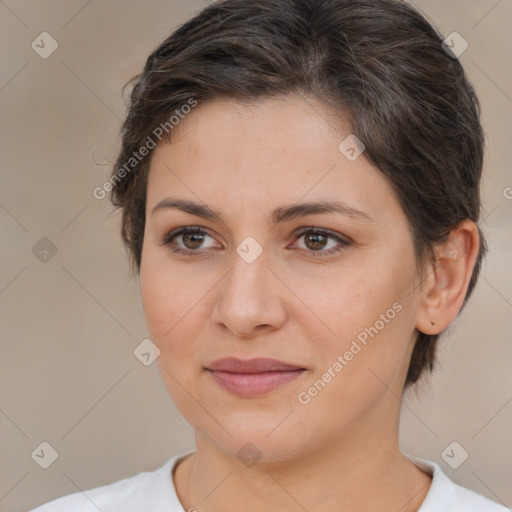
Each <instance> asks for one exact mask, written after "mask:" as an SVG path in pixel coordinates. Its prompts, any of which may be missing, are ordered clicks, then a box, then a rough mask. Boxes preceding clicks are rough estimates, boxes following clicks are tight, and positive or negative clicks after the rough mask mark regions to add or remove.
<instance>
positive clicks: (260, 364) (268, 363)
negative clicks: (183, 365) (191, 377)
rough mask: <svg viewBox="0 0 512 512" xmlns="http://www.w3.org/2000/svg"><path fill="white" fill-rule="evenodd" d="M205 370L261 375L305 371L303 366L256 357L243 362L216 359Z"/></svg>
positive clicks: (231, 358)
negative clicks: (264, 373) (263, 373)
mask: <svg viewBox="0 0 512 512" xmlns="http://www.w3.org/2000/svg"><path fill="white" fill-rule="evenodd" d="M205 368H206V369H207V370H214V371H222V372H231V373H262V372H279V371H290V370H305V368H304V367H303V366H297V365H294V364H289V363H285V362H284V361H278V360H277V359H268V358H266V357H258V358H255V359H248V360H247V361H243V360H241V359H237V358H236V357H224V358H222V359H217V360H216V361H213V363H210V364H209V365H208V366H206V367H205Z"/></svg>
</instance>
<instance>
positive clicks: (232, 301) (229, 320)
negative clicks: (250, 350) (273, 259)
mask: <svg viewBox="0 0 512 512" xmlns="http://www.w3.org/2000/svg"><path fill="white" fill-rule="evenodd" d="M268 264H269V262H268V258H266V255H265V251H263V253H262V254H261V255H260V256H259V257H258V258H257V259H256V260H255V261H253V262H251V263H248V262H247V261H245V260H244V259H243V258H242V257H240V256H239V255H238V253H235V254H234V256H233V265H232V268H231V270H230V271H228V273H227V275H226V276H225V277H224V279H222V280H221V282H220V283H219V285H218V286H219V288H218V298H217V301H216V303H215V307H214V310H213V313H212V314H213V320H214V321H215V322H216V323H217V324H219V325H221V327H222V328H223V329H228V330H230V331H231V332H232V333H233V334H234V335H236V336H237V337H243V338H250V337H254V336H258V335H261V334H263V333H265V332H271V331H273V330H276V329H279V328H280V327H281V326H282V325H283V323H284V322H285V321H286V318H287V314H288V312H287V308H286V306H285V297H284V296H283V294H284V293H285V292H286V287H285V286H284V285H283V283H282V282H281V281H280V279H278V278H277V277H276V275H275V271H274V272H273V271H272V270H271V269H270V268H269V266H268Z"/></svg>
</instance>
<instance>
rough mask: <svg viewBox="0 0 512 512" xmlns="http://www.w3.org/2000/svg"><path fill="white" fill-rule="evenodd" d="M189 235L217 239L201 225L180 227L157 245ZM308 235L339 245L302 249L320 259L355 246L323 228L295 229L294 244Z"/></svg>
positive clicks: (192, 252)
mask: <svg viewBox="0 0 512 512" xmlns="http://www.w3.org/2000/svg"><path fill="white" fill-rule="evenodd" d="M187 233H202V234H204V235H208V236H209V237H210V238H213V239H215V237H214V236H213V235H211V234H210V233H209V230H208V228H205V227H203V226H199V225H187V226H180V227H179V228H176V229H173V230H171V231H170V232H169V233H167V234H166V235H165V236H164V237H163V239H162V240H161V241H159V242H157V244H158V245H162V246H165V245H169V246H170V245H171V243H172V242H173V240H174V239H175V238H178V237H179V236H182V235H185V234H187ZM307 233H314V234H320V235H324V236H327V237H329V238H331V239H332V240H335V241H336V242H337V243H338V245H337V246H336V247H331V248H330V249H328V250H326V251H323V250H318V251H314V250H308V249H300V251H302V252H306V253H307V254H308V255H313V257H317V256H318V257H322V256H325V257H327V256H330V255H332V254H335V253H339V252H342V251H343V250H345V249H346V248H347V247H349V246H354V245H355V243H354V241H353V240H352V239H351V238H350V237H348V236H346V235H342V234H340V233H337V232H334V231H331V230H330V229H327V228H321V227H317V226H301V227H300V228H297V229H295V230H294V232H293V237H294V239H295V240H294V242H293V243H296V241H297V240H298V239H300V238H301V237H302V236H304V235H305V234H307ZM340 246H341V247H340ZM170 250H171V251H172V252H174V253H178V254H185V255H191V256H200V255H203V254H205V253H207V252H210V251H211V250H212V248H208V249H203V250H202V249H197V250H194V249H182V248H170Z"/></svg>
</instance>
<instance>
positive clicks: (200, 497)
mask: <svg viewBox="0 0 512 512" xmlns="http://www.w3.org/2000/svg"><path fill="white" fill-rule="evenodd" d="M452 47H453V45H447V44H444V43H443V39H442V38H441V37H440V36H439V34H438V33H437V32H436V31H435V29H434V28H432V27H431V26H430V25H429V24H428V23H427V21H426V20H425V19H424V18H423V17H422V16H421V15H420V14H418V13H417V12H416V11H415V10H413V9H412V8H411V7H410V6H409V5H407V4H405V3H403V2H399V1H397V0H371V1H370V0H263V1H259V2H247V1H246V0H225V1H222V2H217V3H214V4H212V5H210V6H209V7H207V8H206V9H204V10H203V11H202V12H200V13H199V14H198V15H197V16H195V17H194V18H193V19H192V20H190V21H189V22H188V23H185V24H184V25H183V26H182V27H180V28H179V29H178V30H177V31H175V32H174V33H173V34H172V35H171V36H170V37H169V38H168V39H167V40H166V41H164V42H163V43H162V44H161V46H160V47H159V48H157V49H156V50H155V51H154V52H153V53H152V54H151V55H150V56H149V58H148V60H147V62H146V66H145V68H144V70H143V72H142V73H141V74H140V75H139V76H138V77H136V80H135V84H134V89H133V91H132V97H131V104H130V109H129V112H128V116H127V118H126V121H125V122H124V125H123V129H122V148H121V151H120V154H119V157H118V159H117V162H116V165H115V167H114V170H113V173H112V178H111V182H110V183H111V185H112V187H113V190H112V200H113V203H114V205H115V206H116V207H118V208H121V209H122V213H123V217H122V219H123V220H122V236H123V240H124V242H125V244H126V246H127V248H128V249H129V251H130V255H131V258H132V262H133V265H134V268H135V269H136V271H137V272H138V273H139V275H140V290H141V297H142V304H143V309H144V315H145V318H146V322H147V326H148V330H149V332H150V335H151V340H152V343H153V344H154V345H152V346H151V347H152V350H153V353H154V355H155V356H158V358H157V364H158V368H159V371H160V374H161V377H162V379H163V382H164V384H165V386H166V388H167V390H168V393H169V395H170V397H171V399H172V400H173V402H174V403H175V405H176V407H177V408H178V409H179V411H180V412H181V414H182V415H183V417H184V418H185V419H186V420H187V422H188V423H189V424H190V425H191V426H192V427H193V428H194V430H195V433H196V451H195V452H194V453H188V454H181V455H178V456H175V457H173V458H171V459H170V460H169V461H168V462H167V463H166V464H165V465H164V466H163V467H162V468H160V469H158V470H156V471H154V472H145V473H140V474H138V475H135V476H133V477H131V478H128V479H125V480H121V481H119V482H116V483H113V484H110V485H106V486H103V487H100V488H96V489H93V490H90V491H86V492H85V493H76V494H73V495H70V496H67V497H63V498H60V499H57V500H55V501H53V502H50V503H48V504H46V505H43V506H41V507H39V508H37V509H35V510H36V511H38V512H50V511H51V512H53V511H60V510H66V511H68V510H73V511H75V512H76V511H79V512H82V511H88V510H98V509H99V510H102V511H103V512H107V511H108V512H112V511H126V510H134V511H135V510H136V511H153V512H155V511H162V512H163V511H169V512H170V511H184V510H187V511H194V510H197V511H201V512H203V511H204V512H208V511H221V510H222V511H231V510H240V509H243V510H254V511H256V510H257V511H295V510H297V511H298V510H307V511H309V512H312V511H317V510H318V511H319V510H322V511H352V510H354V511H355V510H365V511H367V512H373V511H380V512H382V511H399V510H400V511H402V512H413V511H421V512H440V511H444V510H446V511H448V510H449V511H464V512H470V511H479V512H481V511H484V510H485V511H487V512H491V511H502V510H503V511H505V510H507V509H505V507H503V506H501V505H498V504H497V503H494V502H492V501H490V500H488V499H487V498H485V497H483V496H480V495H478V494H476V493H474V492H472V491H469V490H467V489H464V488H462V487H460V486H458V485H456V484H454V483H453V482H451V481H450V480H449V479H448V478H447V477H446V476H445V475H444V474H443V472H442V471H441V469H440V467H439V466H438V465H437V464H435V463H434V462H431V461H427V460H422V459H418V458H415V457H412V456H410V455H404V454H402V453H401V451H400V448H399V443H398V424H399V414H400V405H401V398H402V395H403V393H404V390H405V389H406V388H408V387H409V386H412V385H414V384H415V383H416V382H417V381H418V379H419V378H420V376H422V375H423V374H424V373H425V372H428V371H430V370H432V368H433V366H434V362H435V353H436V344H437V341H438V337H439V335H440V334H441V333H442V332H443V331H444V330H445V329H446V328H447V327H448V326H449V325H450V324H451V322H452V321H453V320H454V319H455V318H456V316H457V314H458V313H459V312H460V310H461V309H462V308H463V306H464V305H465V304H466V302H467V300H468V298H469V296H470V295H471V293H472V291H473V289H474V287H475V284H476V281H477V277H478V274H479V271H480V266H481V261H482V258H483V256H484V254H485V251H486V246H485V240H484V238H483V236H482V233H481V231H480V229H479V227H478V225H477V222H478V220H479V215H480V195H479V184H480V177H481V172H482V161H483V134H482V129H481V125H480V121H479V102H478V99H477V98H476V96H475V93H474V91H473V88H472V86H471V84H470V83H469V82H468V80H467V78H466V76H465V74H464V71H463V69H462V67H461V65H460V63H459V61H458V59H457V58H456V55H455V53H456V52H455V51H454V50H453V49H451V48H452Z"/></svg>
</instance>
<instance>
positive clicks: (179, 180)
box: [140, 96, 419, 461]
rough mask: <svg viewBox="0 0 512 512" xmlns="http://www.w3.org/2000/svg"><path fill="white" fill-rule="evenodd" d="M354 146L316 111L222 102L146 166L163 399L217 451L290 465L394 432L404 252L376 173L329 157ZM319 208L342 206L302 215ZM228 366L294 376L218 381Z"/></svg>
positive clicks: (414, 299) (207, 108) (198, 113)
mask: <svg viewBox="0 0 512 512" xmlns="http://www.w3.org/2000/svg"><path fill="white" fill-rule="evenodd" d="M349 134H350V128H349V127H348V126H346V127H345V129H344V130H342V131H340V130H339V129H336V130H335V129H334V128H333V125H332V123H331V122H329V113H328V112H327V111H325V110H324V109H323V108H322V106H321V105H320V104H319V103H316V102H315V101H314V100H309V101H307V102H306V101H305V100H304V99H302V98H296V97H292V96H289V97H285V98H281V99H271V100H270V99H268V100H262V101H261V102H259V103H255V104H253V105H251V106H248V105H241V104H238V103H235V102H234V101H229V100H223V101H220V100H216V101H214V102H210V103H205V104H199V105H198V106H197V107H196V108H195V109H194V110H193V111H192V112H191V113H190V114H189V115H188V117H186V118H185V119H184V120H182V121H181V122H180V124H179V126H176V127H175V128H174V130H173V133H172V137H173V140H172V143H171V144H167V143H161V144H160V145H158V146H157V147H156V148H155V151H154V153H153V155H152V160H151V166H150V173H149V181H148V189H147V213H146V225H145V234H144V242H143V250H142V260H141V268H140V288H141V296H142V305H143V309H144V314H145V318H146V322H147V326H148V330H149V333H150V336H151V339H152V341H153V342H154V343H155V344H156V345H157V346H158V348H159V349H160V356H159V357H158V359H157V364H158V368H159V371H160V374H161V377H162V379H163V382H164V385H165V386H166V389H167V391H168V393H169V395H170V397H171V399H172V400H173V402H174V403H175V405H176V407H177V408H178V410H179V411H180V412H181V414H182V415H183V417H184V418H185V419H186V420H187V421H188V422H189V424H190V425H191V426H192V427H193V428H194V429H195V430H196V432H197V433H198V434H200V435H201V436H203V437H204V438H205V439H208V441H209V442H211V443H212V444H213V445H215V446H216V447H218V448H219V449H221V450H223V451H224V452H227V453H230V454H233V455H234V454H236V453H237V452H238V451H239V450H240V449H241V448H242V447H243V446H244V445H245V444H246V443H247V442H251V443H252V444H254V445H255V446H256V447H257V449H258V450H259V452H260V453H261V456H262V458H263V460H267V461H277V460H285V459H287V458H290V457H294V456H298V455H299V454H300V453H306V452H311V453H313V452H315V451H318V450H321V449H322V448H328V445H329V446H332V444H333V443H336V442H338V441H339V442H342V441H343V439H347V438H348V436H356V437H358V438H359V439H361V441H362V442H368V441H369V439H374V440H376V439H377V438H378V435H382V432H385V431H386V429H387V428H388V426H389V429H391V430H393V429H395V430H396V428H397V418H398V412H399V405H400V401H399V398H397V397H400V396H401V394H402V389H403V383H404V379H405V374H406V370H407V366H408V363H409V359H410V354H411V350H412V344H413V341H414V338H415V336H414V335H415V331H414V329H415V323H416V319H417V314H418V308H419V298H418V288H417V286H416V283H417V282H418V276H417V275H416V265H415V258H414V250H413V242H412V238H411V232H410V228H409V225H408V222H407V219H406V217H405V215H404V213H403V211H402V209H401V207H400V204H399V202H398V200H397V198H396V197H395V195H394V193H393V191H392V189H391V186H390V185H389V184H388V182H387V181H386V179H385V177H384V175H383V174H382V173H381V172H379V171H378V169H376V168H375V167H373V166H372V165H371V164H370V163H369V162H368V161H367V160H366V158H365V156H364V153H362V154H361V155H360V156H359V157H358V158H357V159H355V160H353V161H352V160H350V159H349V158H347V156H346V155H347V154H348V155H350V156H352V152H351V151H350V150H349V151H348V153H347V152H345V153H342V152H341V151H340V149H338V146H339V145H340V143H341V142H342V141H343V140H344V139H345V138H346V137H347V136H348V135H349ZM356 149H357V148H356ZM176 201H187V202H188V201H189V202H194V203H198V205H199V206H202V207H208V208H209V209H210V210H212V211H214V212H216V213H217V217H214V216H208V215H206V214H205V213H204V212H201V211H200V209H198V208H196V209H193V208H192V209H191V208H180V207H177V206H171V202H176ZM323 202H329V203H331V204H335V203H336V204H338V206H343V208H340V209H339V211H326V209H325V208H324V211H321V209H318V208H316V209H315V208H312V207H310V208H309V209H308V208H305V207H304V208H300V206H301V205H305V203H323ZM182 204H183V203H182ZM155 207H157V208H155ZM297 207H298V208H297ZM290 208H293V209H290ZM327 210H328V209H327ZM184 228H187V229H191V231H190V232H188V233H187V232H185V233H184V232H183V231H181V230H183V229H184ZM227 357H232V358H236V359H238V360H242V361H247V360H251V359H254V358H271V359H274V360H278V361H280V362H282V363H287V364H288V365H291V366H292V367H293V368H294V369H289V371H283V367H281V371H277V370H276V368H275V367H274V370H275V371H270V370H271V369H272V368H270V367H264V366H262V367H254V368H252V370H247V369H244V370H243V371H240V369H236V368H235V369H233V368H231V372H223V371H220V370H218V371H212V368H213V366H214V362H215V361H217V360H219V359H221V358H227ZM265 370H268V371H265ZM245 371H253V372H254V371H256V374H257V375H254V374H253V375H252V376H251V375H247V373H245ZM258 374H259V375H258ZM390 390H391V391H392V392H390ZM376 436H377V437H376Z"/></svg>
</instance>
